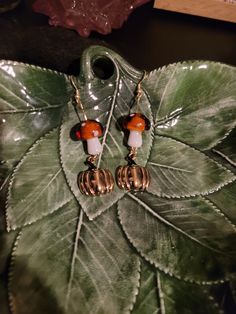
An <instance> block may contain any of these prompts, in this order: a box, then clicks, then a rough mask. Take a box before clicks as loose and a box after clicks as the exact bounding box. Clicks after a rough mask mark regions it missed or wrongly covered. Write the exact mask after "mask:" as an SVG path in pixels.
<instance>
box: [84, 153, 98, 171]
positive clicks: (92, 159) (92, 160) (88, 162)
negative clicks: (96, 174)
mask: <svg viewBox="0 0 236 314" xmlns="http://www.w3.org/2000/svg"><path fill="white" fill-rule="evenodd" d="M97 158H98V155H90V156H88V157H87V159H86V161H85V164H86V165H87V166H89V169H90V170H92V169H97V166H96V165H95V163H96V160H97Z"/></svg>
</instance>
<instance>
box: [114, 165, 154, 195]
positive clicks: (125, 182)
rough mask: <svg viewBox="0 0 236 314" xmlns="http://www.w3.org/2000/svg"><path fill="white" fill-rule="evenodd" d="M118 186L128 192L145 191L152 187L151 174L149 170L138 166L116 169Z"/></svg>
mask: <svg viewBox="0 0 236 314" xmlns="http://www.w3.org/2000/svg"><path fill="white" fill-rule="evenodd" d="M116 180H117V185H118V187H119V188H120V189H125V190H127V191H134V192H138V191H145V190H146V189H147V188H148V187H149V185H150V174H149V171H148V170H147V168H145V167H142V166H138V165H136V164H133V165H127V166H119V167H118V168H117V169H116Z"/></svg>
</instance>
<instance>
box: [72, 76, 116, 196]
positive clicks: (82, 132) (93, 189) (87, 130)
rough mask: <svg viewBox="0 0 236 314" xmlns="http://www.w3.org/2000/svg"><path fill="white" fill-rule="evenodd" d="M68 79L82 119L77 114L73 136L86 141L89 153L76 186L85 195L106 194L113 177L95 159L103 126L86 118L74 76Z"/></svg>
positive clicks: (99, 146)
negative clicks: (77, 118) (97, 164)
mask: <svg viewBox="0 0 236 314" xmlns="http://www.w3.org/2000/svg"><path fill="white" fill-rule="evenodd" d="M70 80H71V84H72V86H73V87H74V89H75V95H74V100H75V104H76V105H77V106H78V108H79V110H80V111H81V112H82V114H83V119H80V115H79V114H78V117H79V123H78V124H77V125H76V128H75V130H74V131H75V137H76V139H77V140H80V141H86V142H87V151H88V155H89V156H88V157H87V159H86V161H85V164H86V165H88V169H87V170H85V171H81V172H80V173H79V174H78V181H77V182H78V187H79V189H80V191H81V193H82V194H84V195H87V196H100V195H104V194H108V193H110V192H112V191H113V189H114V178H113V176H112V174H111V172H110V171H109V170H108V169H101V168H97V166H96V161H97V159H98V157H99V155H100V154H101V152H102V145H101V143H100V141H99V139H98V138H99V137H101V136H102V135H103V127H102V125H101V124H100V123H99V122H98V121H96V120H90V119H88V118H87V115H86V113H85V110H84V106H83V104H82V102H81V99H80V91H79V87H78V85H77V80H76V78H75V77H74V76H71V77H70Z"/></svg>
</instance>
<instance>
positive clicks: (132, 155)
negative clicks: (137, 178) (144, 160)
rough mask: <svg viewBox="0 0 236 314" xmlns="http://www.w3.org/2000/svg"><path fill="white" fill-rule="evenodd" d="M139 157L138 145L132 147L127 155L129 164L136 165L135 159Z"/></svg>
mask: <svg viewBox="0 0 236 314" xmlns="http://www.w3.org/2000/svg"><path fill="white" fill-rule="evenodd" d="M136 157H137V148H136V147H130V152H129V154H128V155H127V157H126V160H127V161H128V164H129V165H130V166H132V165H136V162H135V159H136Z"/></svg>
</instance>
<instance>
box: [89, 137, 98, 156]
mask: <svg viewBox="0 0 236 314" xmlns="http://www.w3.org/2000/svg"><path fill="white" fill-rule="evenodd" d="M87 149H88V153H89V155H97V154H100V153H101V152H102V145H101V143H100V142H99V139H98V138H97V137H92V138H90V139H88V140H87Z"/></svg>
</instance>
